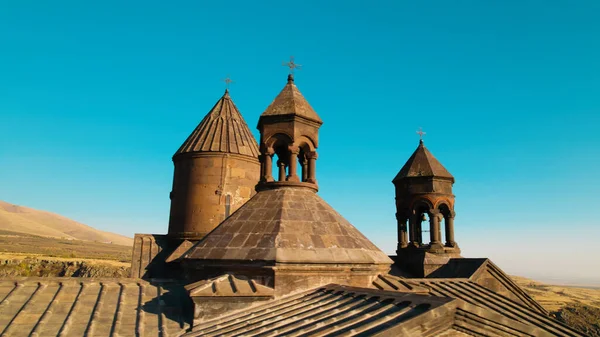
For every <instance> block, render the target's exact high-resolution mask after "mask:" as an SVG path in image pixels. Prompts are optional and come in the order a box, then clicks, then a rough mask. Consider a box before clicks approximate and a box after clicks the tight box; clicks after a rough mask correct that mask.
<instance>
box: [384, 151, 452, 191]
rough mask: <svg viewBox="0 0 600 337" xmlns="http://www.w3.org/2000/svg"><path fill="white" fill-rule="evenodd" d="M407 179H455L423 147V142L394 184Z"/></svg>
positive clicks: (399, 173) (401, 170)
mask: <svg viewBox="0 0 600 337" xmlns="http://www.w3.org/2000/svg"><path fill="white" fill-rule="evenodd" d="M407 177H440V178H451V179H454V177H453V176H452V175H451V174H450V172H448V170H446V168H445V167H444V166H443V165H442V164H441V163H440V162H439V161H438V160H437V159H436V158H435V157H434V156H433V154H431V152H429V150H428V149H427V148H426V147H425V145H423V141H421V142H419V146H418V147H417V149H416V150H415V152H413V154H412V155H411V156H410V158H408V161H407V162H406V164H404V166H403V167H402V168H401V169H400V172H398V174H397V175H396V177H395V178H394V180H393V181H394V182H395V181H398V180H400V179H403V178H407Z"/></svg>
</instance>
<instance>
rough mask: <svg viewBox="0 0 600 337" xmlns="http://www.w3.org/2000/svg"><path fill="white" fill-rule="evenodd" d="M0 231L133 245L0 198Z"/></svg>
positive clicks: (118, 238) (127, 239)
mask: <svg viewBox="0 0 600 337" xmlns="http://www.w3.org/2000/svg"><path fill="white" fill-rule="evenodd" d="M0 230H6V231H11V232H19V233H25V234H32V235H40V236H49V237H55V238H65V239H76V240H86V241H96V242H112V243H113V244H117V245H125V246H132V245H133V239H132V238H128V237H125V236H122V235H118V234H114V233H109V232H104V231H101V230H97V229H95V228H92V227H90V226H86V225H84V224H82V223H79V222H77V221H74V220H71V219H68V218H65V217H63V216H60V215H58V214H54V213H50V212H46V211H39V210H36V209H32V208H28V207H23V206H18V205H13V204H10V203H7V202H4V201H0Z"/></svg>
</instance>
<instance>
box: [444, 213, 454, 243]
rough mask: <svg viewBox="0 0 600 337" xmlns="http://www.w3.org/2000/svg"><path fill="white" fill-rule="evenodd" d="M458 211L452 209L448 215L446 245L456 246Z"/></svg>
mask: <svg viewBox="0 0 600 337" xmlns="http://www.w3.org/2000/svg"><path fill="white" fill-rule="evenodd" d="M455 215H456V213H455V212H454V211H450V214H448V215H447V216H446V246H447V247H456V241H454V216H455Z"/></svg>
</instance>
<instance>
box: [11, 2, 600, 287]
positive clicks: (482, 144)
mask: <svg viewBox="0 0 600 337" xmlns="http://www.w3.org/2000/svg"><path fill="white" fill-rule="evenodd" d="M599 16H600V2H597V1H577V2H570V1H541V0H537V1H535V0H526V1H475V0H473V1H441V0H440V1H427V2H426V1H375V2H373V1H304V2H278V1H258V2H255V1H227V2H216V1H211V2H208V1H206V2H204V1H179V2H175V3H174V2H165V1H127V2H123V1H102V2H95V3H92V2H81V1H60V2H42V1H11V2H9V1H4V2H2V3H1V4H0V46H1V47H0V48H1V49H0V200H5V201H8V202H11V203H16V204H20V205H25V206H29V207H34V208H38V209H43V210H49V211H52V212H56V213H59V214H62V215H65V216H67V217H70V218H73V219H75V220H78V221H80V222H83V223H86V224H88V225H91V226H93V227H96V228H100V229H103V230H108V231H113V232H118V233H121V234H124V235H128V236H132V235H133V234H134V233H136V232H143V233H164V232H165V231H166V230H167V221H168V212H169V198H168V195H169V191H170V189H171V183H172V173H173V166H172V162H171V156H172V154H173V153H174V152H175V151H176V150H177V148H178V147H179V145H180V144H181V143H182V142H183V141H184V140H185V138H186V137H187V135H188V134H189V133H190V132H191V131H192V130H193V128H194V127H195V126H196V125H197V123H199V122H200V120H201V119H202V117H203V116H204V114H206V113H207V112H208V110H209V109H210V108H211V107H212V105H213V104H214V103H215V102H216V100H217V99H218V98H219V97H220V96H221V95H222V92H223V90H224V83H223V82H221V80H222V79H223V78H225V77H226V76H227V75H228V74H229V75H231V77H232V78H233V80H234V81H235V83H234V84H233V85H232V87H231V95H232V97H233V99H234V102H235V103H236V104H237V106H238V108H239V109H240V110H241V112H242V113H243V115H244V117H245V119H246V121H247V122H248V124H249V126H250V128H251V129H252V130H253V132H254V133H255V135H256V136H258V134H257V132H256V129H255V127H256V123H257V120H258V116H259V115H260V113H262V111H263V110H264V109H265V108H266V107H267V105H268V104H269V103H270V102H271V100H272V99H273V98H274V97H275V96H276V95H277V93H278V92H279V90H281V88H282V87H283V85H284V84H285V78H286V75H287V70H286V68H284V67H282V65H281V63H282V62H283V61H286V60H287V59H288V58H289V56H290V55H294V56H295V58H296V61H297V62H298V63H300V64H302V65H303V67H302V70H300V71H299V72H298V73H297V75H296V84H297V85H298V87H299V88H300V90H301V91H302V92H303V94H304V96H305V97H306V98H307V99H308V100H309V102H310V103H311V105H312V106H313V107H314V108H315V110H316V111H317V113H319V115H320V116H321V118H322V119H323V120H324V122H325V124H324V125H323V127H322V128H321V140H320V148H319V160H318V163H317V165H318V166H317V170H318V171H317V178H318V179H319V184H320V188H321V191H320V192H319V193H320V195H321V196H322V197H323V198H324V199H325V200H327V201H328V202H329V203H330V204H331V205H333V206H334V207H335V208H336V209H337V210H338V211H339V212H340V213H341V214H343V215H344V216H345V217H347V218H348V219H349V220H350V221H351V222H352V223H353V224H354V225H355V226H356V227H358V228H359V229H360V230H361V231H363V232H364V233H365V234H366V235H367V236H368V237H369V238H370V239H372V240H373V241H374V242H375V243H376V244H377V245H378V246H379V247H380V248H382V249H384V250H385V251H386V252H388V253H392V252H393V251H394V249H395V244H396V242H395V238H396V224H395V219H394V212H395V210H394V195H393V193H394V192H393V185H392V184H391V180H392V178H393V177H394V176H395V174H396V173H397V171H398V170H399V169H400V168H401V167H402V165H403V164H404V162H405V161H406V159H407V158H408V157H409V156H410V154H411V153H412V152H413V151H414V149H415V148H416V146H417V145H418V136H417V135H416V134H415V131H416V130H417V129H418V128H419V127H423V129H424V131H426V132H427V135H426V136H425V144H426V146H427V147H428V148H429V149H430V150H431V151H432V152H433V154H434V155H435V156H436V157H437V158H438V159H439V160H440V161H441V162H442V163H443V164H444V165H445V166H446V168H447V169H448V170H449V171H450V172H451V173H452V174H453V175H454V176H455V177H456V184H455V195H456V212H457V217H456V239H457V241H458V243H459V245H460V246H461V248H462V250H463V255H464V256H467V257H490V258H492V259H493V260H494V261H495V262H496V263H497V264H499V265H500V266H501V267H503V268H504V269H505V270H507V271H508V272H510V273H515V274H521V275H524V276H530V277H535V278H538V279H546V280H549V279H552V280H562V281H573V280H574V281H577V282H585V283H600V262H598V259H597V257H598V256H600V248H599V247H600V246H599V245H598V238H599V237H600V220H598V216H597V214H596V207H597V205H598V204H599V203H600V197H599V196H598V192H597V191H598V189H599V188H600V175H599V174H598V171H599V170H598V167H599V165H600V133H599V132H598V130H599V129H600V100H599V99H598V98H599V97H600V95H599V93H600V92H599V91H600V62H599V60H600V39H599V38H598V36H600V21H599V20H597V18H598V17H599ZM593 256H595V257H596V258H592V257H593ZM585 266H587V267H588V268H587V269H585V270H584V269H583V268H584V267H585ZM590 267H592V268H590ZM594 268H595V269H596V270H593V269H594ZM565 274H570V276H569V277H566V278H565V277H563V276H564V275H565Z"/></svg>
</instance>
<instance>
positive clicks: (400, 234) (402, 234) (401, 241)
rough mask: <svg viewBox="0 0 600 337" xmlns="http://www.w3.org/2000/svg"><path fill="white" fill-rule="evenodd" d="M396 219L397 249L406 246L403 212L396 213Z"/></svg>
mask: <svg viewBox="0 0 600 337" xmlns="http://www.w3.org/2000/svg"><path fill="white" fill-rule="evenodd" d="M396 220H398V249H400V248H406V247H407V246H408V235H407V234H408V233H407V231H406V220H407V219H406V216H405V215H403V214H398V213H396Z"/></svg>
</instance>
